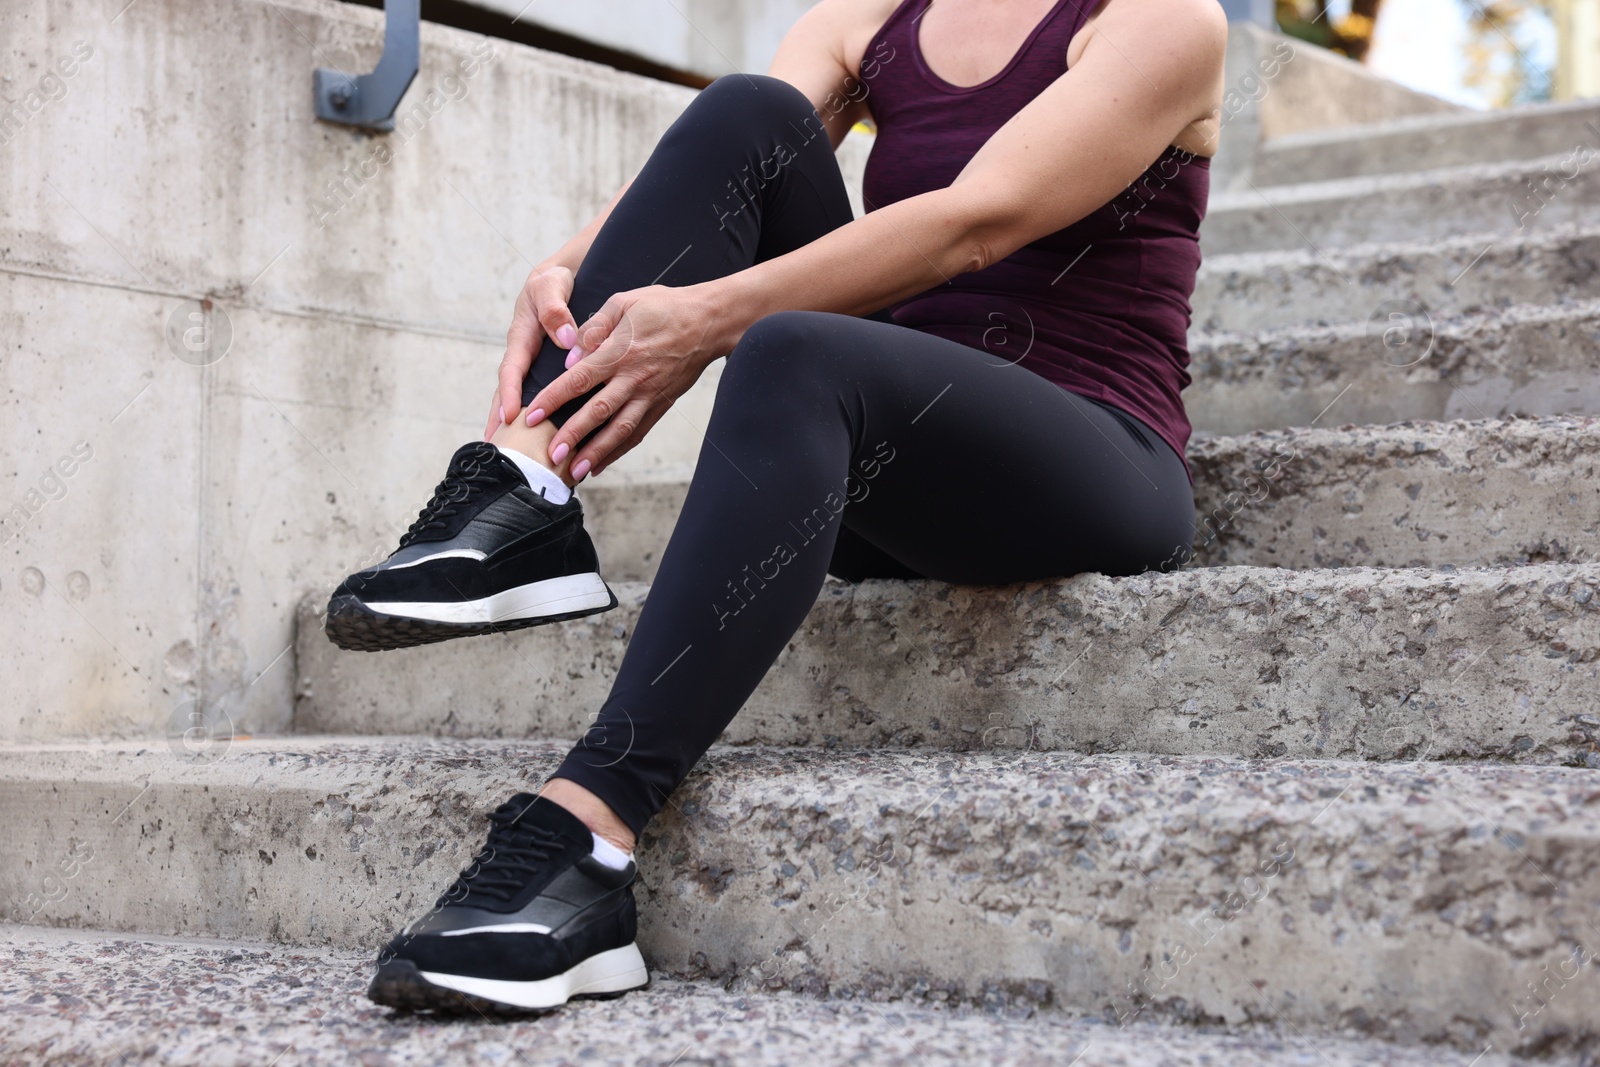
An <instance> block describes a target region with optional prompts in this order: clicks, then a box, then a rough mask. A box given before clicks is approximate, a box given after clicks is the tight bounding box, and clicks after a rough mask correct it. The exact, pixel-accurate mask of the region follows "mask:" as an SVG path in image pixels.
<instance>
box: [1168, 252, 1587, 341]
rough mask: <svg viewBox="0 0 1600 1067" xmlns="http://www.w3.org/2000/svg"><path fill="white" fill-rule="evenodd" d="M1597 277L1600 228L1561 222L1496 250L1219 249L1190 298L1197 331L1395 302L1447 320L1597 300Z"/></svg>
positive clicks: (1337, 317)
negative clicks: (1229, 252)
mask: <svg viewBox="0 0 1600 1067" xmlns="http://www.w3.org/2000/svg"><path fill="white" fill-rule="evenodd" d="M1596 278H1600V230H1596V229H1592V228H1585V227H1581V226H1559V227H1549V228H1540V229H1538V230H1537V231H1536V230H1534V229H1533V228H1530V229H1529V230H1528V231H1526V232H1524V233H1521V234H1516V235H1514V236H1512V237H1506V238H1503V239H1501V240H1498V241H1496V242H1495V243H1494V244H1492V245H1488V246H1487V250H1486V248H1485V242H1484V240H1483V239H1481V238H1478V237H1464V238H1455V239H1452V240H1444V241H1428V242H1422V243H1416V244H1392V245H1364V246H1361V247H1358V248H1332V249H1327V250H1324V251H1323V252H1320V253H1319V252H1315V251H1312V250H1310V249H1302V250H1300V251H1293V252H1241V253H1235V254H1232V255H1219V256H1211V257H1208V258H1207V259H1206V261H1205V263H1203V264H1202V265H1201V267H1200V273H1199V276H1198V277H1197V279H1196V281H1195V292H1194V298H1193V300H1192V301H1191V303H1192V304H1193V306H1194V328H1195V329H1196V330H1197V331H1207V332H1212V333H1215V332H1225V331H1232V332H1240V333H1250V332H1254V331H1256V330H1264V329H1270V328H1273V327H1281V326H1318V325H1320V326H1327V325H1331V324H1334V323H1340V322H1366V321H1367V320H1368V319H1369V318H1371V316H1372V315H1373V313H1374V312H1376V311H1377V310H1378V309H1379V308H1380V307H1382V306H1383V305H1385V304H1388V303H1391V302H1395V301H1406V302H1409V304H1410V305H1411V310H1412V313H1413V314H1415V313H1416V312H1417V311H1418V310H1420V311H1421V312H1423V313H1425V314H1426V315H1428V316H1429V318H1430V319H1431V320H1432V321H1434V322H1440V321H1441V320H1443V319H1445V318H1448V317H1450V316H1454V315H1459V314H1461V313H1463V312H1468V311H1481V310H1484V309H1486V308H1508V307H1510V306H1512V305H1515V304H1559V303H1565V302H1568V301H1580V300H1584V299H1589V298H1592V297H1593V296H1594V293H1595V288H1596V281H1595V280H1596Z"/></svg>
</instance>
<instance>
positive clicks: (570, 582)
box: [328, 441, 617, 652]
mask: <svg viewBox="0 0 1600 1067" xmlns="http://www.w3.org/2000/svg"><path fill="white" fill-rule="evenodd" d="M599 567H600V561H599V557H597V556H596V555H595V551H594V542H592V541H590V540H589V535H588V534H587V533H586V532H585V531H584V529H583V506H582V505H581V504H579V503H578V498H577V497H576V496H573V497H572V498H570V499H569V500H568V501H567V502H566V503H565V504H552V503H550V502H549V501H548V500H546V499H545V498H544V494H543V493H536V492H534V491H533V489H532V488H531V487H529V485H528V480H527V479H526V478H524V477H523V475H522V471H520V470H519V469H518V468H517V465H516V464H515V463H513V462H511V460H509V459H507V458H506V457H505V456H504V455H502V454H501V453H500V450H499V449H498V448H496V447H495V446H494V445H491V444H489V443H487V442H483V441H479V442H475V443H473V444H469V445H462V446H461V448H459V449H457V450H456V454H455V455H454V456H453V457H451V460H450V469H449V470H448V471H447V472H446V473H445V476H444V481H442V482H440V483H439V486H438V488H436V489H435V490H434V491H433V499H432V500H430V501H428V506H427V507H425V508H423V509H422V514H421V515H418V516H417V521H416V522H414V523H412V524H411V528H410V529H409V530H407V531H406V532H405V536H403V537H401V538H400V547H399V548H398V549H397V550H396V551H395V553H394V555H392V556H390V557H389V558H388V559H386V560H384V561H383V562H382V563H380V564H378V565H377V566H376V567H373V568H371V569H370V570H365V571H361V572H360V573H358V574H352V575H351V576H350V577H348V578H346V579H345V580H344V581H343V582H341V583H339V587H338V588H337V589H335V590H334V591H333V596H332V598H331V599H330V600H329V601H328V639H329V640H330V641H332V642H333V643H334V644H336V645H338V646H339V647H340V648H347V649H353V650H356V651H360V652H380V651H383V650H384V649H390V648H406V647H409V646H411V645H425V644H429V643H430V642H434V641H445V640H448V639H450V638H452V637H470V636H472V635H474V634H487V633H498V632H500V631H503V630H517V629H521V628H522V627H524V626H539V625H541V624H543V623H547V622H559V621H560V620H562V619H577V618H581V617H583V616H585V615H593V614H595V613H597V612H601V611H607V610H609V609H611V608H614V607H616V606H617V598H616V595H615V594H613V593H612V592H611V589H610V588H609V587H608V586H607V585H606V583H605V581H604V580H603V579H602V578H601V577H600V574H599Z"/></svg>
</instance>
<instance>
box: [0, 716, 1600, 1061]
mask: <svg viewBox="0 0 1600 1067" xmlns="http://www.w3.org/2000/svg"><path fill="white" fill-rule="evenodd" d="M563 750H564V746H563V745H561V744H559V743H551V742H520V743H505V742H490V741H449V742H446V741H438V740H432V741H429V740H389V739H373V740H367V741H359V742H353V741H348V740H345V741H341V740H319V739H312V738H299V739H270V740H260V741H235V742H233V743H232V745H231V746H230V747H228V749H227V750H226V752H217V753H213V754H212V755H215V756H216V757H218V758H215V759H210V760H208V759H199V760H187V759H185V758H183V757H182V756H179V755H176V754H174V753H173V752H171V751H168V750H167V749H166V748H165V747H164V746H158V747H144V748H140V747H137V746H127V745H124V746H78V747H71V748H66V747H63V748H56V749H48V748H46V749H38V750H33V751H29V752H25V753H15V752H14V753H10V754H7V755H6V756H4V757H3V758H0V796H3V798H4V799H3V805H4V811H5V814H6V815H7V816H8V817H10V818H11V819H12V821H13V822H14V823H15V822H17V821H18V820H17V819H16V816H17V814H18V813H19V812H21V811H23V810H25V811H26V812H27V819H26V820H25V822H23V823H22V825H21V826H19V830H18V832H17V833H15V834H13V837H12V840H11V842H10V844H9V845H8V848H9V849H10V850H11V851H12V853H13V855H21V856H27V857H30V860H29V861H26V862H21V863H12V864H9V865H8V866H7V867H6V868H5V871H4V873H3V874H0V891H3V892H4V894H5V896H6V898H7V899H12V900H18V899H23V900H26V899H29V894H30V893H33V894H35V897H36V898H37V899H39V900H41V901H42V903H41V904H39V905H37V906H36V907H35V908H34V909H33V910H30V911H29V912H28V913H27V914H26V915H25V916H22V917H24V918H26V919H27V920H28V921H29V922H32V923H35V924H41V923H59V922H72V923H75V924H85V925H89V926H98V927H106V928H113V929H139V930H145V931H150V932H156V933H165V934H175V935H201V934H203V935H207V936H220V937H225V938H229V939H237V940H254V941H259V940H270V941H274V942H279V943H288V944H299V945H305V944H311V945H320V944H327V945H332V946H334V947H337V948H350V949H360V948H365V949H371V948H372V947H374V946H375V945H376V944H377V943H378V942H379V941H380V940H381V939H382V937H383V936H384V934H385V933H386V932H387V931H388V930H389V929H390V928H392V927H395V926H397V925H398V924H401V923H403V922H404V921H405V919H406V918H407V917H408V916H409V915H410V914H411V913H413V912H415V911H416V910H418V909H419V908H423V907H425V906H426V903H427V901H428V900H429V899H431V896H432V895H433V894H434V893H436V892H437V891H438V890H439V888H440V887H441V886H442V885H444V884H446V883H447V882H448V880H449V878H450V877H451V875H452V873H453V872H454V871H455V870H456V869H457V868H458V867H459V866H460V865H462V864H463V863H464V862H465V861H466V859H467V858H468V857H469V855H470V853H471V851H472V849H473V848H474V847H475V843H476V842H475V840H474V839H476V838H477V837H479V836H480V835H481V830H482V815H481V808H482V806H483V798H485V797H491V796H497V795H499V794H501V793H504V792H506V791H508V790H510V789H513V788H515V787H517V786H519V785H521V784H523V783H526V782H527V781H529V780H530V779H533V778H536V777H537V776H539V775H540V774H541V773H545V772H548V770H549V769H550V768H551V767H553V765H554V763H555V761H556V760H557V759H558V758H559V756H560V754H561V752H562V751H563ZM640 857H641V859H640V862H641V872H642V873H641V880H642V891H641V894H640V896H641V909H642V931H641V941H642V943H643V945H644V947H645V951H646V953H647V955H648V957H649V958H650V960H651V961H652V965H653V967H654V968H655V969H656V970H657V971H658V972H659V973H661V974H662V975H664V976H668V977H682V978H690V979H700V980H703V979H710V980H713V981H715V982H716V983H717V984H720V985H726V986H728V987H730V988H732V989H735V990H751V991H758V992H759V991H770V990H776V989H791V990H796V991H804V992H810V993H813V994H827V995H830V996H833V997H845V998H850V999H877V998H882V997H891V998H898V997H904V998H909V999H910V1000H911V1001H912V1002H916V1001H918V1000H922V999H926V998H929V997H935V998H937V999H939V1000H941V1001H945V1002H952V1003H978V1004H986V1005H988V1006H989V1007H991V1008H994V1009H1001V1010H1013V1011H1019V1012H1025V1011H1027V1010H1030V1009H1032V1010H1038V1009H1042V1008H1047V1007H1049V1008H1056V1009H1067V1010H1069V1011H1072V1012H1076V1013H1087V1014H1091V1015H1095V1016H1098V1017H1101V1018H1105V1019H1109V1020H1112V1021H1120V1022H1122V1023H1126V1022H1128V1021H1129V1020H1131V1019H1139V1020H1140V1021H1165V1022H1179V1021H1191V1022H1197V1023H1208V1022H1209V1023H1222V1024H1226V1025H1242V1024H1246V1023H1278V1024H1284V1023H1287V1024H1288V1025H1290V1026H1292V1027H1296V1028H1301V1027H1313V1028H1317V1029H1318V1030H1337V1029H1340V1028H1356V1029H1359V1030H1360V1031H1362V1032H1363V1033H1365V1034H1367V1035H1369V1036H1375V1037H1383V1038H1385V1039H1397V1040H1401V1041H1406V1042H1417V1041H1427V1042H1446V1043H1449V1044H1451V1045H1454V1046H1457V1047H1459V1048H1460V1049H1461V1050H1467V1049H1472V1050H1474V1051H1478V1050H1482V1049H1483V1048H1484V1047H1485V1045H1492V1046H1493V1047H1494V1048H1495V1049H1498V1050H1515V1049H1519V1048H1521V1049H1525V1050H1526V1049H1541V1050H1545V1051H1560V1050H1563V1049H1568V1050H1570V1049H1576V1048H1580V1047H1583V1046H1584V1045H1585V1044H1586V1043H1588V1042H1590V1041H1592V1040H1593V1039H1594V1025H1595V1023H1594V1016H1593V1013H1592V1011H1590V1010H1589V1005H1590V998H1589V997H1588V996H1587V995H1585V994H1584V993H1583V992H1582V991H1580V990H1573V991H1571V994H1572V995H1569V996H1566V997H1561V996H1554V995H1551V994H1549V993H1547V995H1546V996H1545V998H1544V999H1543V1000H1534V999H1533V998H1532V997H1531V996H1530V995H1529V994H1528V993H1527V989H1526V987H1527V984H1528V983H1529V982H1537V981H1539V980H1541V978H1542V976H1543V975H1544V974H1545V973H1546V971H1547V970H1553V969H1554V968H1556V967H1557V966H1558V965H1559V964H1560V963H1561V961H1562V960H1563V959H1565V958H1567V957H1568V956H1569V955H1570V953H1571V952H1572V951H1573V945H1575V944H1584V945H1590V946H1592V945H1594V943H1595V940H1596V939H1597V938H1600V929H1597V924H1596V916H1597V915H1600V911H1597V908H1600V783H1597V780H1596V778H1595V776H1594V775H1593V773H1592V772H1589V771H1586V770H1577V769H1572V768H1561V767H1526V766H1524V767H1518V766H1507V765H1497V764H1492V763H1480V764H1462V765H1451V764H1445V763H1417V762H1408V763H1399V764H1382V763H1363V762H1358V761H1318V760H1237V759H1221V758H1217V759H1193V758H1177V757H1151V756H1145V757H1124V756H1094V757H1083V756H1074V755H1058V754H1050V753H1038V752H1029V753H1009V754H994V753H978V754H953V753H912V752H877V753H871V752H866V751H859V750H858V751H848V752H837V751H834V752H827V751H818V750H814V749H809V750H806V749H773V748H760V747H758V748H750V749H724V750H721V751H718V752H716V753H714V754H713V755H712V756H711V757H710V758H709V759H708V760H707V761H706V762H705V764H704V765H703V766H702V767H701V769H700V770H699V771H698V772H697V773H696V774H695V775H694V776H693V777H692V778H691V779H690V781H689V782H688V783H686V785H685V786H684V787H683V789H682V790H681V791H680V792H679V793H678V794H676V795H675V797H674V798H673V802H672V805H671V806H670V808H669V810H668V811H667V812H666V813H665V814H664V815H663V817H662V818H661V819H660V820H659V821H658V822H657V823H655V824H653V825H652V827H651V828H650V829H649V830H648V831H647V833H646V834H645V836H644V838H643V840H642V842H641V849H640ZM62 858H66V859H67V860H68V861H69V862H70V864H71V866H72V875H71V877H70V878H67V879H65V880H64V881H61V883H60V884H62V885H64V886H65V887H66V891H65V893H64V894H63V895H61V896H60V897H59V899H58V900H56V901H53V902H52V901H50V900H49V899H48V897H49V896H50V895H51V894H50V892H49V888H48V887H49V885H50V882H51V877H52V875H59V874H60V871H61V870H62V868H61V860H62ZM173 886H181V887H183V891H182V892H177V893H175V892H173V891H172V887H173ZM1307 959H1316V960H1317V961H1318V965H1317V966H1316V967H1308V966H1306V965H1305V961H1306V960H1307Z"/></svg>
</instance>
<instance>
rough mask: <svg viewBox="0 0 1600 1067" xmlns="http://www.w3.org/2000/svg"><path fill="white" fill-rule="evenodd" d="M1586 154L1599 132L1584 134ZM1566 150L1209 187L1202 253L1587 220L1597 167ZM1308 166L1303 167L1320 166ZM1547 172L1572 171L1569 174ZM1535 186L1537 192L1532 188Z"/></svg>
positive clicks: (1598, 195) (1434, 236) (1445, 235)
mask: <svg viewBox="0 0 1600 1067" xmlns="http://www.w3.org/2000/svg"><path fill="white" fill-rule="evenodd" d="M1588 144H1589V147H1590V149H1591V151H1592V152H1600V135H1595V134H1590V139H1589V141H1588ZM1570 155H1571V152H1570V146H1569V148H1566V149H1562V150H1561V151H1560V152H1559V153H1557V154H1554V155H1548V156H1543V157H1539V158H1522V159H1517V160H1514V161H1511V162H1498V161H1497V162H1492V163H1472V164H1467V165H1463V166H1447V167H1439V168H1437V169H1434V170H1424V171H1415V172H1408V171H1400V172H1396V173H1390V174H1377V175H1362V176H1359V177H1351V178H1337V177H1326V178H1323V179H1322V180H1319V181H1299V182H1296V183H1294V184H1283V185H1272V186H1262V185H1261V184H1260V183H1259V182H1257V183H1255V184H1256V188H1254V189H1250V190H1247V191H1242V192H1227V193H1219V194H1216V195H1213V196H1212V198H1211V202H1210V205H1209V207H1208V208H1207V210H1206V221H1205V225H1204V227H1203V228H1202V230H1201V237H1200V243H1201V247H1202V248H1203V249H1204V250H1205V252H1206V254H1207V255H1212V254H1217V253H1230V252H1266V251H1284V250H1299V249H1303V248H1306V247H1307V246H1310V247H1312V248H1314V249H1327V248H1336V247H1341V246H1348V245H1360V244H1376V243H1389V242H1394V241H1442V240H1449V239H1451V238H1456V237H1461V236H1463V235H1466V234H1479V233H1481V234H1486V235H1494V234H1500V233H1504V232H1506V231H1508V230H1515V229H1517V228H1519V219H1520V220H1522V222H1521V225H1522V226H1524V227H1528V226H1536V227H1539V228H1544V227H1548V226H1555V225H1561V224H1585V223H1587V224H1592V223H1593V220H1594V217H1595V208H1596V206H1597V205H1600V178H1597V177H1596V175H1597V174H1600V166H1597V165H1596V160H1595V159H1593V158H1591V160H1590V162H1589V164H1588V165H1587V166H1586V167H1582V168H1579V167H1578V166H1577V164H1576V163H1575V162H1574V161H1572V160H1571V158H1570ZM1321 173H1323V172H1321V171H1319V170H1317V169H1316V168H1314V167H1313V168H1308V169H1307V170H1304V171H1302V172H1301V174H1321ZM1552 175H1572V177H1571V178H1570V179H1565V178H1560V177H1552ZM1536 188H1542V189H1543V193H1542V195H1536V193H1535V189H1536Z"/></svg>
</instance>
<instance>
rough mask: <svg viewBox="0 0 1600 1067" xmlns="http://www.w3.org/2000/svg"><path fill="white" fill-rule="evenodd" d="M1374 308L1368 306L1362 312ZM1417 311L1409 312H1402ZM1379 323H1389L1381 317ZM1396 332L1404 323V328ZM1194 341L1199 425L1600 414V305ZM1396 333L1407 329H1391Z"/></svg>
mask: <svg viewBox="0 0 1600 1067" xmlns="http://www.w3.org/2000/svg"><path fill="white" fill-rule="evenodd" d="M1376 311H1378V308H1372V309H1363V310H1362V312H1361V314H1360V315H1359V316H1356V315H1352V316H1350V317H1351V318H1359V319H1366V318H1367V317H1368V316H1369V315H1370V314H1371V313H1373V312H1376ZM1399 313H1400V314H1402V315H1411V313H1408V312H1404V311H1402V312H1399ZM1383 321H1389V320H1387V319H1384V320H1383ZM1397 328H1398V327H1397ZM1404 328H1405V329H1406V330H1407V331H1408V332H1406V333H1405V334H1404V339H1405V343H1395V344H1393V345H1392V346H1391V347H1385V342H1384V339H1383V327H1382V326H1376V327H1371V328H1368V327H1364V326H1355V327H1349V326H1347V327H1340V328H1334V329H1322V330H1304V331H1298V330H1297V331H1284V332H1282V333H1271V332H1269V333H1264V334H1261V335H1259V336H1239V335H1226V334H1224V335H1212V336H1209V337H1208V336H1200V337H1196V338H1192V339H1191V342H1190V351H1191V356H1192V359H1193V362H1192V364H1191V366H1190V368H1189V370H1190V374H1191V375H1193V377H1194V385H1192V386H1191V387H1190V388H1189V389H1188V390H1187V391H1186V392H1185V394H1184V404H1185V407H1186V408H1187V409H1188V413H1189V421H1190V422H1191V423H1193V424H1194V427H1195V428H1196V429H1197V430H1201V431H1204V432H1207V433H1213V434H1240V433H1248V432H1250V431H1251V430H1260V429H1269V430H1270V429H1279V428H1282V427H1286V426H1312V425H1317V426H1338V425H1343V424H1349V423H1354V424H1360V425H1368V424H1370V425H1386V424H1389V423H1394V422H1403V421H1406V420H1415V419H1437V420H1450V419H1490V418H1499V417H1502V416H1505V415H1514V414H1523V415H1558V414H1567V413H1571V414H1581V415H1594V414H1600V376H1597V375H1596V374H1595V373H1594V365H1595V360H1596V356H1597V353H1600V308H1596V307H1595V306H1594V304H1593V303H1592V302H1591V303H1588V304H1583V305H1579V307H1578V308H1577V309H1575V310H1563V311H1550V310H1546V309H1519V310H1516V311H1512V312H1505V313H1502V314H1495V315H1492V316H1481V317H1474V318H1472V319H1467V320H1455V321H1447V322H1443V323H1441V322H1437V321H1431V320H1430V318H1428V317H1419V316H1415V315H1411V317H1409V318H1407V319H1406V320H1405V324H1404ZM1390 336H1391V338H1396V339H1398V338H1401V336H1402V335H1401V334H1399V333H1395V334H1391V335H1390Z"/></svg>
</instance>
